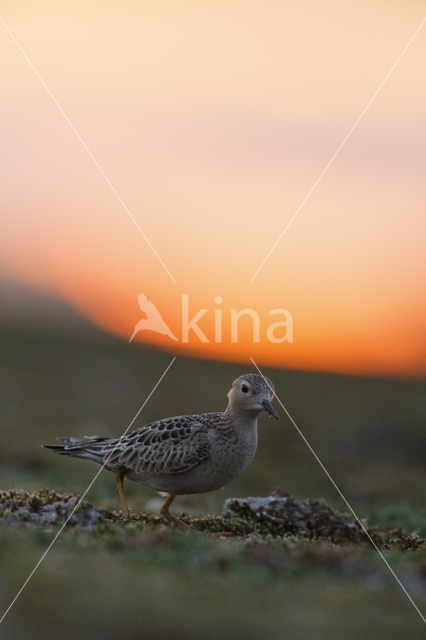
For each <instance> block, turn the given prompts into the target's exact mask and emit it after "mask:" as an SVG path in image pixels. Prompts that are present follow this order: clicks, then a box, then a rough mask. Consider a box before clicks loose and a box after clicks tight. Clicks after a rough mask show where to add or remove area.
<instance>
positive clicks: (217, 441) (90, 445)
mask: <svg viewBox="0 0 426 640" xmlns="http://www.w3.org/2000/svg"><path fill="white" fill-rule="evenodd" d="M273 390H274V386H273V384H272V382H271V381H270V380H268V379H267V378H263V377H262V376H259V375H256V374H246V375H243V376H240V377H239V378H237V380H235V381H234V383H233V386H232V389H231V391H230V392H229V394H228V397H229V404H228V407H227V409H226V411H225V412H223V413H219V412H218V413H204V414H199V415H185V416H176V417H173V418H165V419H163V420H158V421H157V422H152V423H151V424H148V425H145V426H144V427H141V428H139V429H135V430H134V431H132V432H131V433H129V434H127V435H125V436H122V437H121V438H104V437H97V436H93V437H86V438H84V439H83V440H81V439H77V438H58V440H59V441H61V442H62V443H63V444H61V445H47V448H50V449H53V450H54V451H55V452H56V453H59V454H61V455H68V456H74V457H78V458H87V459H90V460H93V461H94V462H97V463H98V464H100V465H104V466H105V468H106V469H107V470H108V471H112V472H114V473H116V477H117V474H118V475H119V476H120V477H121V479H122V478H128V479H129V480H134V481H135V482H138V483H139V484H142V485H146V486H148V487H151V488H152V489H157V490H159V491H165V492H167V493H169V494H171V495H172V496H176V495H186V494H192V493H205V492H208V491H214V490H215V489H219V488H221V487H222V486H224V485H225V484H227V483H228V482H230V481H231V480H233V479H234V478H236V477H237V476H238V475H239V474H240V473H241V472H242V471H243V470H244V469H245V468H246V467H247V465H248V464H249V463H250V462H251V460H252V458H253V456H254V454H255V452H256V448H257V417H258V415H259V414H260V413H261V411H267V412H268V413H269V414H270V415H274V416H275V417H278V416H277V414H276V413H275V411H274V410H273V408H272V405H271V404H270V402H271V400H272V398H273V394H274V391H273ZM117 481H118V480H117ZM120 496H121V492H120ZM123 511H124V505H123ZM173 519H174V518H173ZM175 521H176V520H175Z"/></svg>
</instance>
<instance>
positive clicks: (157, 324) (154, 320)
mask: <svg viewBox="0 0 426 640" xmlns="http://www.w3.org/2000/svg"><path fill="white" fill-rule="evenodd" d="M138 301H139V307H140V309H141V311H143V312H144V313H146V315H147V317H146V318H143V319H142V320H139V322H138V323H137V325H136V326H135V330H134V331H133V334H132V337H131V338H130V340H129V342H131V341H132V340H133V338H134V337H135V335H136V334H137V332H138V331H143V330H144V329H151V331H156V332H157V333H162V334H163V336H164V335H165V336H169V338H171V339H172V340H178V338H176V336H175V335H173V333H172V332H171V330H170V329H169V327H168V326H167V325H166V323H165V322H164V320H163V318H162V317H161V314H160V312H159V311H158V309H157V307H156V306H155V304H154V303H153V302H151V300H148V299H147V297H146V295H145V294H144V293H140V294H139V295H138Z"/></svg>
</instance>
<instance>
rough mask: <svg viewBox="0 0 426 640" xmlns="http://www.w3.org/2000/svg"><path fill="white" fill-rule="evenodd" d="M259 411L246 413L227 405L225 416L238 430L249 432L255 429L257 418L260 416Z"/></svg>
mask: <svg viewBox="0 0 426 640" xmlns="http://www.w3.org/2000/svg"><path fill="white" fill-rule="evenodd" d="M260 413H261V412H260V411H256V410H254V411H247V410H241V409H240V410H238V409H236V408H235V407H232V406H230V405H228V407H227V409H226V411H225V414H226V415H228V416H229V418H230V419H231V420H232V422H233V423H234V424H235V425H236V426H237V427H239V428H241V429H244V430H247V431H251V430H253V429H254V430H255V429H257V418H258V416H259V415H260Z"/></svg>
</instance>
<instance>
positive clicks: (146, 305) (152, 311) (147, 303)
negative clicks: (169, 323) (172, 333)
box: [138, 293, 163, 322]
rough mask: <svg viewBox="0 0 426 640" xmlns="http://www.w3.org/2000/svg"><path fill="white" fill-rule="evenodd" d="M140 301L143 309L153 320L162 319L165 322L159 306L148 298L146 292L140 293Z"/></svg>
mask: <svg viewBox="0 0 426 640" xmlns="http://www.w3.org/2000/svg"><path fill="white" fill-rule="evenodd" d="M138 301H139V307H140V309H141V311H143V312H144V313H146V315H147V316H148V318H149V319H150V320H153V321H154V322H155V321H158V320H160V321H161V322H163V318H162V317H161V314H160V312H159V311H158V309H157V307H156V306H155V304H153V303H152V302H151V300H148V298H147V297H146V295H145V294H144V293H140V294H139V295H138Z"/></svg>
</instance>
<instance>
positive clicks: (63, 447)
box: [43, 436, 110, 464]
mask: <svg viewBox="0 0 426 640" xmlns="http://www.w3.org/2000/svg"><path fill="white" fill-rule="evenodd" d="M56 439H57V440H59V441H60V442H63V443H64V444H44V445H43V447H44V448H45V449H51V450H52V451H53V452H54V453H58V454H59V455H60V456H72V457H73V458H85V459H87V460H93V462H97V463H98V464H103V461H104V455H105V445H107V444H108V443H109V441H110V438H103V437H99V436H90V437H88V436H86V437H85V438H83V440H81V439H79V438H56Z"/></svg>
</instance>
